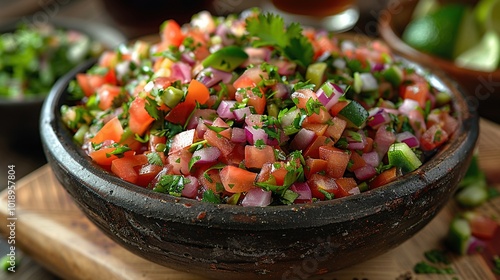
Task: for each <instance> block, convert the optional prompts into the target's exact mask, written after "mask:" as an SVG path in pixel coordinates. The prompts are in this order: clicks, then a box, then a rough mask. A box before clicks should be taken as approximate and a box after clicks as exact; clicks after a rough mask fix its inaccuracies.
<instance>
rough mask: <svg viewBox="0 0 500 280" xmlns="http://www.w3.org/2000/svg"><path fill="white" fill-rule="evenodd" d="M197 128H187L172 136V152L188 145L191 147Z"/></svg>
mask: <svg viewBox="0 0 500 280" xmlns="http://www.w3.org/2000/svg"><path fill="white" fill-rule="evenodd" d="M195 132H196V130H195V129H189V130H185V131H183V132H181V133H179V134H176V135H175V136H174V138H172V146H171V148H170V152H169V154H171V153H175V152H176V151H178V150H182V149H184V148H186V147H189V146H191V145H192V144H193V141H194V134H195Z"/></svg>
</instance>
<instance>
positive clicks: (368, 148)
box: [362, 137, 373, 153]
mask: <svg viewBox="0 0 500 280" xmlns="http://www.w3.org/2000/svg"><path fill="white" fill-rule="evenodd" d="M372 150H373V138H371V137H366V145H365V147H364V148H363V150H362V151H363V153H369V152H371V151H372Z"/></svg>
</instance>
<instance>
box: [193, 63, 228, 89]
mask: <svg viewBox="0 0 500 280" xmlns="http://www.w3.org/2000/svg"><path fill="white" fill-rule="evenodd" d="M196 79H197V80H198V81H200V82H201V83H202V84H204V85H205V86H207V87H213V86H215V85H216V84H218V83H220V82H223V83H229V82H231V80H232V79H233V74H232V73H229V72H225V71H221V70H218V69H214V68H212V67H208V68H205V69H203V70H201V71H200V73H198V75H197V76H196Z"/></svg>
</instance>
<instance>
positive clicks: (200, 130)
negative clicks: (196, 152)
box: [196, 119, 209, 139]
mask: <svg viewBox="0 0 500 280" xmlns="http://www.w3.org/2000/svg"><path fill="white" fill-rule="evenodd" d="M206 124H209V122H207V121H205V120H203V119H199V120H198V125H197V126H196V135H197V136H198V138H200V139H202V138H203V135H204V134H205V132H207V130H208V127H207V125H206Z"/></svg>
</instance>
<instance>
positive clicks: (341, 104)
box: [330, 101, 349, 117]
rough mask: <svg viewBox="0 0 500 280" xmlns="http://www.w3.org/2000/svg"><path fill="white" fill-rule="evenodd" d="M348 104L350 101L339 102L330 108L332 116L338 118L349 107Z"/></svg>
mask: <svg viewBox="0 0 500 280" xmlns="http://www.w3.org/2000/svg"><path fill="white" fill-rule="evenodd" d="M347 104H349V102H348V101H339V102H337V103H335V104H334V105H333V106H332V108H330V114H331V115H332V116H334V117H335V116H337V115H338V114H339V112H340V111H342V109H344V107H345V106H347Z"/></svg>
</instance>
